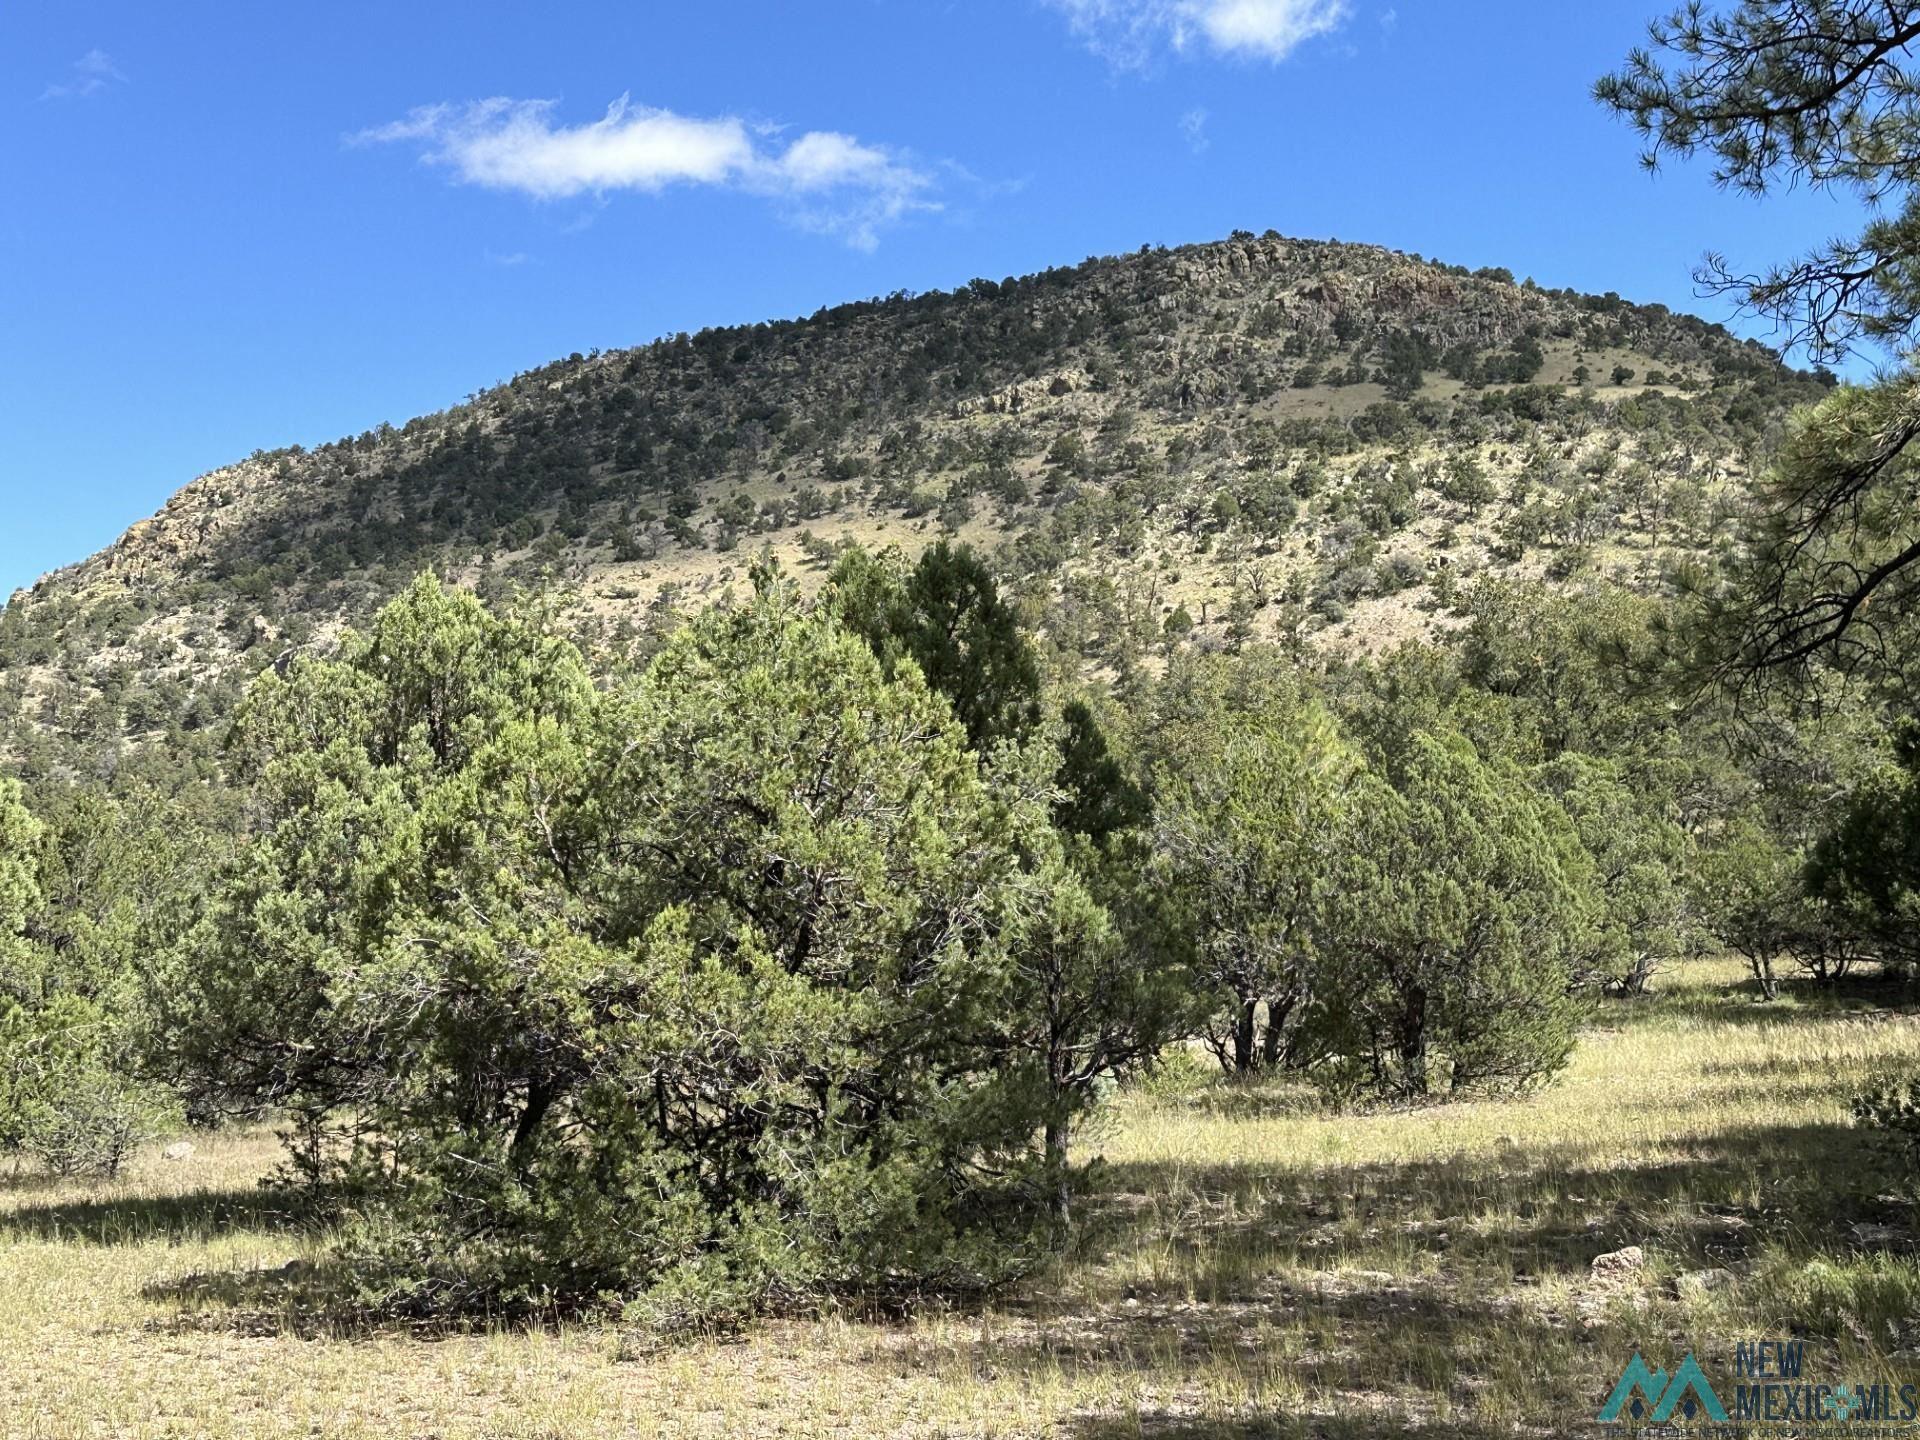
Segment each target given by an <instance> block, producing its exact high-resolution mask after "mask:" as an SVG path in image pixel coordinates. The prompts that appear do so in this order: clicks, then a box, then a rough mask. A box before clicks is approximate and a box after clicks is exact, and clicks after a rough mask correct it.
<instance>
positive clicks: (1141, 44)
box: [1046, 0, 1348, 69]
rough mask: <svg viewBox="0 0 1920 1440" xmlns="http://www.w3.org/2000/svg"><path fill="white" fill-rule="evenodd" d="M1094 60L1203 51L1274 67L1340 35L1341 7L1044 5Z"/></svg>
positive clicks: (1103, 1)
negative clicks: (1317, 40) (1316, 41)
mask: <svg viewBox="0 0 1920 1440" xmlns="http://www.w3.org/2000/svg"><path fill="white" fill-rule="evenodd" d="M1046 3H1047V4H1049V5H1051V6H1053V8H1054V9H1056V10H1059V11H1062V12H1063V13H1064V14H1065V15H1066V17H1067V21H1068V23H1069V24H1070V25H1071V26H1072V27H1073V30H1074V33H1075V34H1077V35H1079V36H1080V38H1081V39H1082V40H1084V41H1085V42H1086V43H1087V44H1088V45H1089V46H1090V47H1091V48H1092V49H1093V50H1094V51H1095V52H1096V53H1097V54H1100V55H1102V56H1104V57H1105V58H1106V59H1107V60H1109V61H1110V62H1112V63H1113V64H1115V65H1119V66H1122V67H1124V68H1129V69H1133V68H1139V67H1141V66H1144V65H1146V64H1147V63H1149V62H1150V61H1151V60H1152V59H1153V58H1154V56H1155V55H1156V54H1158V53H1159V51H1160V50H1161V49H1162V48H1163V47H1164V48H1171V49H1173V50H1175V51H1177V52H1180V53H1186V52H1189V51H1191V50H1193V49H1194V48H1195V47H1196V46H1199V45H1205V46H1206V47H1207V48H1208V49H1210V50H1212V51H1214V52H1216V53H1218V54H1222V55H1239V56H1250V57H1252V58H1255V59H1261V60H1271V61H1280V60H1284V59H1286V58H1287V56H1289V55H1291V54H1292V53H1293V52H1294V50H1296V49H1297V48H1299V46H1300V45H1302V44H1303V43H1305V42H1306V41H1308V40H1311V39H1313V38H1314V37H1315V36H1319V35H1326V34H1329V33H1331V32H1332V31H1334V30H1336V29H1338V28H1339V27H1340V25H1341V24H1342V23H1343V22H1344V21H1345V20H1346V18H1347V13H1348V11H1347V0H1046Z"/></svg>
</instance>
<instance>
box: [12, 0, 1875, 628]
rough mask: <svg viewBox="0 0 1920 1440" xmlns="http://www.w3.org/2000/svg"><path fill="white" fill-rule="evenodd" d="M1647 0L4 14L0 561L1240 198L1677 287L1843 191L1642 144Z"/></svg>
mask: <svg viewBox="0 0 1920 1440" xmlns="http://www.w3.org/2000/svg"><path fill="white" fill-rule="evenodd" d="M1656 8H1660V7H1659V6H1657V5H1656V4H1655V3H1654V0H1591V3H1585V4H1580V5H1558V4H1553V5H1545V4H1541V3H1539V0H1473V3H1468V4H1461V3H1457V0H1456V3H1446V4H1443V3H1440V0H1392V3H1390V4H1389V3H1376V0H965V3H960V0H947V3H934V0H810V3H807V4H799V3H794V0H766V3H761V0H739V3H733V0H707V3H705V4H702V5H697V6H696V5H685V4H675V5H664V4H648V3H643V0H624V3H605V0H573V3H570V4H567V5H564V6H549V5H537V6H536V5H527V4H524V3H520V4H508V3H493V0H460V3H457V4H456V3H451V0H402V3H396V0H385V3H380V4H359V3H351V0H332V3H328V4H325V5H276V6H261V5H254V4H245V5H243V4H238V3H230V4H211V3H198V0H174V3H171V4H167V5H155V4H153V3H152V0H138V3H133V0H120V3H106V0H58V3H53V0H43V3H37V4H36V3H31V0H28V3H22V4H16V5H9V6H7V7H5V9H4V12H0V196H4V197H5V203H4V204H0V397H4V398H0V507H3V508H0V595H4V594H6V593H7V592H8V591H10V590H11V589H12V588H13V587H14V586H16V585H20V584H24V583H27V582H29V581H30V580H31V579H32V578H33V577H35V576H36V575H38V574H40V573H41V572H43V571H45V570H47V569H50V568H52V567H54V566H57V565H61V564H64V563H67V562H69V561H72V560H75V559H78V558H80V557H82V556H83V555H85V554H87V553H89V552H91V551H93V550H95V549H97V548H99V547H100V546H102V545H104V544H106V543H108V542H110V541H111V540H112V539H113V538H114V536H115V535H117V534H118V533H119V532H120V531H121V530H122V529H123V528H125V526H126V525H128V524H129V523H131V522H132V521H134V520H136V519H139V518H141V517H142V516H144V515H146V514H148V513H150V512H151V511H152V510H154V509H155V508H157V507H158V506H159V505H160V504H161V503H163V502H164V501H165V499H166V498H167V496H168V495H170V494H171V493H172V492H173V491H174V490H176V489H177V488H179V486H181V485H182V484H184V483H185V482H186V481H188V480H189V479H191V478H192V477H193V476H195V475H196V474H199V473H202V472H204V471H206V470H208V469H212V468H214V467H215V466H217V465H220V464H222V463H225V462H227V461H230V460H233V459H236V458H239V457H241V456H244V455H246V454H247V453H249V452H250V451H252V450H254V449H256V448H272V447H274V446H278V445H283V444H290V443H295V442H299V443H305V444H312V443H316V442H320V441H325V440H328V439H332V438H335V437H337V436H340V435H343V434H348V433H355V432H358V431H361V430H364V429H366V428H368V427H370V426H372V425H375V424H377V423H379V422H380V421H382V420H392V421H402V420H405V419H406V418H408V417H409V416H411V415H414V414H417V413H421V412H424V411H430V410H435V409H439V408H441V407H443V406H445V405H448V404H451V403H454V402H456V401H458V400H460V399H462V398H463V397H465V396H466V395H468V394H470V393H471V392H473V391H475V390H478V389H481V388H483V387H485V386H487V385H489V384H491V383H493V382H495V381H498V380H502V379H505V378H506V377H507V376H509V375H511V374H512V373H514V372H515V371H518V370H522V369H526V368H528V367H530V366H533V365H537V364H540V363H542V362H544V361H547V360H550V359H553V358H555V357H557V356H561V355H565V354H567V353H569V352H571V351H574V350H583V351H584V350H587V349H590V348H592V347H595V346H599V347H603V348H606V347H614V346H621V345H630V344H636V343H640V342H643V341H646V340H648V339H651V338H653V337H655V336H657V335H660V334H670V333H672V332H674V331H677V330H682V329H685V330H693V329H698V328H699V327H700V326H702V325H708V324H725V323H732V322H737V321H749V320H758V319H766V318H770V317H774V316H784V315H794V314H804V313H808V312H811V311H813V310H815V309H817V308H818V307H820V306H821V305H824V304H830V303H833V302H837V301H841V300H848V299H856V298H862V297H866V296H870V295H879V294H886V293H890V292H892V291H896V290H902V289H906V290H927V289H933V288H936V287H938V288H947V287H951V286H953V285H956V284H960V283H964V282H965V281H967V280H969V279H971V278H973V277H974V276H987V277H990V278H994V279H998V278H1001V277H1003V276H1006V275H1012V274H1018V273H1024V272H1026V271H1030V270H1035V269H1040V268H1044V267H1045V266H1048V265H1053V264H1064V263H1072V262H1075V261H1078V260H1080V259H1082V258H1084V257H1085V256H1087V255H1089V254H1097V253H1111V252H1114V251H1121V250H1129V249H1134V248H1137V247H1138V246H1140V245H1141V244H1143V243H1165V244H1177V243H1181V242H1185V241H1193V240H1206V239H1216V238H1219V237H1221V236H1224V235H1225V234H1226V233H1227V232H1229V231H1231V230H1233V229H1235V228H1240V227H1244V228H1248V229H1253V230H1262V229H1266V228H1268V227H1273V228H1275V229H1278V230H1280V231H1282V232H1284V233H1286V234H1290V235H1303V236H1319V237H1336V238H1339V239H1342V240H1359V241H1369V242H1375V243H1379V244H1385V245H1391V246H1394V247H1396V248H1400V249H1405V250H1412V251H1418V252H1420V253H1422V254H1426V255H1432V256H1438V257H1441V258H1443V259H1446V260H1449V261H1453V262H1457V263H1463V264H1468V265H1474V266H1479V265H1505V266H1509V267H1511V268H1512V269H1513V270H1514V271H1515V272H1516V273H1517V274H1521V275H1532V276H1534V277H1536V278H1537V279H1539V280H1540V281H1541V282H1542V283H1543V284H1551V285H1572V286H1576V287H1579V288H1581V289H1586V290H1594V291H1604V290H1618V291H1619V292H1621V293H1622V294H1624V295H1627V296H1629V297H1630V298H1633V299H1636V300H1643V301H1651V300H1660V301H1664V302H1666V303H1668V304H1670V305H1673V306H1675V307H1676V308H1686V309H1693V310H1697V311H1700V312H1701V313H1705V314H1707V315H1709V316H1710V317H1711V318H1715V319H1721V318H1725V317H1724V315H1723V314H1722V313H1717V312H1716V310H1715V308H1714V306H1715V302H1702V301H1698V300H1695V299H1694V298H1693V296H1692V286H1691V282H1690V280H1689V271H1690V268H1691V267H1692V265H1693V264H1694V263H1695V262H1696V261H1697V260H1698V258H1699V257H1700V255H1701V253H1702V252H1703V251H1704V250H1705V249H1707V248H1708V247H1709V246H1712V247H1716V248H1719V249H1722V250H1725V251H1727V252H1728V253H1729V254H1730V255H1731V256H1732V257H1733V258H1735V259H1741V260H1750V261H1755V262H1759V261H1764V260H1767V259H1771V258H1784V256H1785V255H1787V254H1788V253H1790V252H1792V251H1795V250H1797V249H1799V248H1802V247H1804V246H1805V245H1807V244H1809V243H1811V242H1815V241H1818V240H1820V239H1824V238H1827V236H1828V235H1829V234H1830V233H1833V232H1836V231H1839V230H1844V229H1846V228H1848V226H1849V219H1850V216H1849V212H1848V210H1847V209H1846V208H1845V207H1843V206H1841V205H1839V204H1837V203H1835V202H1833V201H1831V200H1828V199H1825V198H1823V197H1819V196H1812V195H1806V194H1799V195H1793V196H1788V197H1784V198H1780V199H1774V200H1769V201H1766V202H1755V201H1752V200H1750V199H1746V198H1743V197H1736V196H1729V195H1723V194H1720V193H1718V192H1716V191H1715V190H1714V189H1713V187H1712V186H1711V184H1710V183H1709V182H1708V180H1707V178H1706V176H1705V174H1704V172H1703V171H1702V170H1701V169H1699V168H1680V169H1671V170H1668V171H1667V172H1665V173H1663V174H1662V175H1660V176H1659V177H1656V178H1649V177H1647V176H1645V175H1643V174H1642V173H1641V172H1640V171H1639V170H1638V168H1637V167H1636V165H1635V163H1634V161H1635V154H1636V147H1635V143H1634V139H1633V137H1632V136H1631V135H1630V134H1629V133H1628V132H1627V131H1626V130H1625V129H1624V127H1622V126H1620V125H1618V124H1617V123H1615V122H1614V121H1612V120H1611V119H1610V118H1609V117H1608V116H1606V115H1605V114H1603V113H1602V112H1601V111H1600V110H1598V109H1597V107H1595V106H1594V105H1593V104H1592V103H1591V101H1590V100H1589V99H1588V98H1587V91H1588V87H1589V86H1590V84H1591V83H1592V81H1593V79H1594V78H1595V77H1596V76H1597V75H1598V74H1600V73H1601V72H1602V71H1603V70H1605V69H1607V68H1609V67H1610V66H1612V65H1614V64H1615V63H1616V62H1617V61H1618V60H1619V58H1620V57H1621V55H1622V54H1624V52H1625V50H1626V49H1627V48H1628V47H1629V46H1630V45H1632V44H1634V43H1635V42H1636V41H1637V40H1639V38H1640V37H1641V35H1642V33H1643V26H1644V23H1645V21H1646V19H1647V18H1648V16H1649V15H1650V14H1651V13H1652V11H1653V10H1654V9H1656Z"/></svg>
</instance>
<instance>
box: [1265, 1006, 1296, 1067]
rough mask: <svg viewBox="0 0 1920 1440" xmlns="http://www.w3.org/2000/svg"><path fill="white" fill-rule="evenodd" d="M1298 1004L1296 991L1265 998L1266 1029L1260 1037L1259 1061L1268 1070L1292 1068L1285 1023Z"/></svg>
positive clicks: (1291, 1046) (1291, 1052)
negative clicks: (1283, 1067)
mask: <svg viewBox="0 0 1920 1440" xmlns="http://www.w3.org/2000/svg"><path fill="white" fill-rule="evenodd" d="M1299 1003H1300V1001H1299V992H1298V991H1297V990H1293V991H1288V992H1286V993H1283V994H1279V995H1269V996H1268V997H1267V1028H1266V1031H1265V1033H1264V1034H1262V1035H1261V1037H1260V1060H1261V1063H1262V1064H1263V1065H1265V1066H1266V1068H1267V1069H1269V1070H1278V1069H1279V1068H1280V1067H1281V1066H1282V1065H1286V1066H1287V1067H1288V1068H1291V1066H1292V1059H1293V1044H1292V1036H1291V1035H1290V1034H1289V1033H1288V1030H1287V1022H1288V1021H1289V1020H1291V1019H1292V1018H1293V1012H1294V1008H1295V1007H1296V1006H1297V1005H1298V1004H1299Z"/></svg>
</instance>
